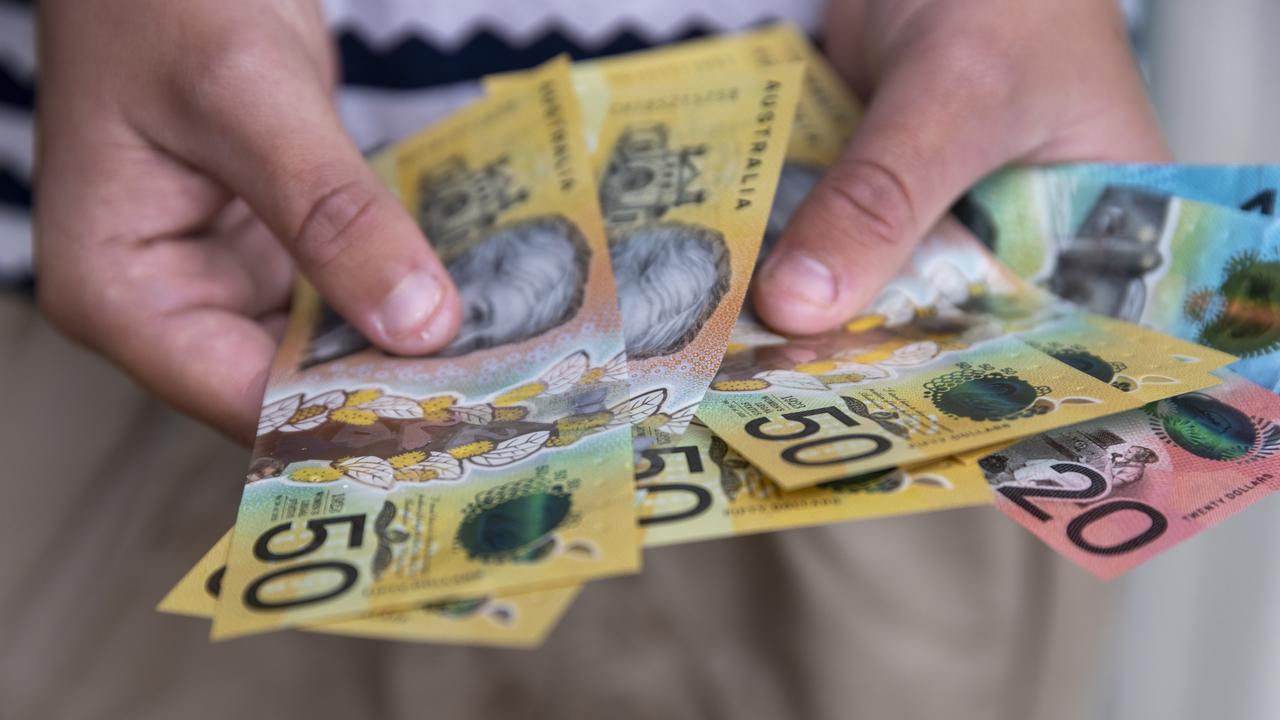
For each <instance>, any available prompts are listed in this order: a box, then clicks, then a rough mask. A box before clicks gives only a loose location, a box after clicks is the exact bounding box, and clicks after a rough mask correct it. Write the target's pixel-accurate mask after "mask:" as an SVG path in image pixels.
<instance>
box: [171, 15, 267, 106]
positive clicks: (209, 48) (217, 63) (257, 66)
mask: <svg viewBox="0 0 1280 720" xmlns="http://www.w3.org/2000/svg"><path fill="white" fill-rule="evenodd" d="M279 52H280V51H279V49H278V48H276V47H273V46H272V45H271V43H269V42H268V39H267V38H264V37H262V36H260V35H259V34H258V33H252V32H250V33H229V34H228V33H219V34H217V35H215V36H214V37H213V38H211V39H208V40H205V41H204V44H203V47H200V48H198V49H196V50H195V51H193V52H192V53H191V54H190V55H189V56H188V59H187V61H186V62H185V63H184V67H183V68H182V69H181V71H180V72H179V74H178V77H179V82H180V83H181V85H182V87H181V88H180V89H181V96H182V97H185V98H187V100H188V101H189V102H190V103H191V104H192V105H193V109H194V110H195V111H196V112H198V113H202V114H214V115H218V114H223V113H227V112H238V111H242V110H243V107H244V103H245V98H246V95H247V94H249V93H254V92H258V91H259V90H258V89H259V88H264V87H266V86H267V85H269V83H267V82H266V81H265V79H266V78H267V77H269V75H270V74H271V73H272V72H274V70H275V68H277V67H278V66H279V62H278V56H279Z"/></svg>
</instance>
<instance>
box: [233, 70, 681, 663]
mask: <svg viewBox="0 0 1280 720" xmlns="http://www.w3.org/2000/svg"><path fill="white" fill-rule="evenodd" d="M391 153H392V155H393V158H392V159H391V160H387V161H384V162H390V163H392V164H393V166H394V171H395V178H396V186H397V189H398V190H399V192H400V195H401V197H402V198H403V199H404V200H405V202H406V205H407V206H408V208H409V209H410V211H411V212H412V213H413V214H414V215H415V216H416V217H417V218H418V220H419V222H420V224H421V225H422V227H423V229H424V230H425V232H426V235H427V236H428V237H429V238H431V242H432V244H433V246H434V247H435V249H436V251H437V253H438V254H439V255H440V256H441V258H442V260H443V261H444V262H445V263H446V265H447V267H448V269H449V272H450V274H451V276H452V277H453V279H454V282H455V283H456V284H457V285H458V287H459V291H460V294H461V296H462V299H463V304H464V318H465V319H464V323H463V327H462V330H461V331H460V333H459V335H458V337H457V338H456V339H455V340H454V341H453V343H452V344H451V345H449V346H448V347H447V348H446V349H445V350H444V351H443V352H441V353H440V354H438V355H436V356H433V357H430V358H397V357H391V356H388V355H385V354H383V353H380V352H378V351H376V350H373V349H370V348H368V347H367V346H362V345H361V344H360V343H358V342H350V341H349V339H350V337H351V336H352V334H353V333H352V330H351V329H350V327H349V326H347V325H346V323H345V322H343V321H342V320H341V318H338V317H337V316H336V315H334V314H333V313H332V312H330V311H328V310H327V308H326V307H325V306H324V305H323V304H322V303H321V302H320V301H319V299H318V298H317V296H316V295H315V294H314V292H312V291H311V290H310V289H309V288H308V287H307V286H306V285H305V283H300V286H299V287H300V289H299V291H298V294H297V296H296V298H295V302H294V305H293V311H292V316H291V320H290V326H289V328H288V330H287V332H286V336H285V339H284V342H283V345H282V347H281V349H280V351H279V354H278V356H277V360H276V364H275V367H274V369H273V371H272V375H271V378H270V380H269V385H268V390H267V397H266V399H265V403H264V408H263V412H262V416H261V419H260V421H259V428H258V441H257V443H256V445H255V447H254V453H253V461H252V465H251V467H250V470H249V477H248V480H249V482H248V484H247V485H246V487H245V494H244V499H243V501H242V504H241V509H240V513H239V517H238V518H237V522H236V527H235V531H234V535H233V538H232V542H231V548H230V551H229V555H228V562H227V571H226V575H225V577H224V580H223V589H224V592H223V593H222V595H221V599H220V601H219V604H218V607H217V612H216V615H215V620H214V628H213V632H214V636H215V637H216V638H222V637H230V636H234V635H240V634H247V633H251V632H258V631H263V630H270V629H278V628H284V627H293V626H298V625H304V624H315V623H317V622H321V621H326V620H336V619H343V618H347V617H354V616H367V615H369V614H371V613H374V612H379V611H383V610H390V609H399V608H407V607H417V606H421V605H422V604H423V603H427V602H432V601H440V600H453V599H457V598H459V597H473V596H481V595H489V594H492V593H494V592H497V591H500V590H513V589H516V588H520V589H536V588H538V587H547V586H556V585H563V584H565V583H568V582H572V581H577V580H584V579H588V578H592V577H600V576H604V575H612V574H618V573H625V572H633V571H635V570H636V569H638V567H639V538H638V534H637V532H636V529H635V523H634V517H635V511H634V488H633V480H632V466H631V442H630V435H631V432H630V427H631V424H632V423H633V422H635V421H639V420H642V419H644V418H645V417H648V415H650V414H652V412H654V411H655V410H656V408H653V407H649V406H647V405H645V404H643V403H635V402H633V401H632V399H631V398H630V397H629V395H628V390H627V384H626V379H627V378H626V361H625V352H624V341H623V334H622V325H621V321H620V319H619V315H618V310H617V302H616V290H615V286H614V282H613V275H612V272H611V270H610V264H609V257H608V252H607V246H606V243H605V237H604V226H603V223H602V221H601V217H600V214H599V208H598V205H597V194H596V190H595V183H594V182H593V178H592V172H591V167H590V160H589V157H588V155H587V153H586V149H585V147H584V146H583V144H582V142H581V132H580V118H579V115H578V112H577V106H576V103H575V99H574V95H573V91H572V87H571V86H570V83H569V77H568V68H567V63H564V62H557V63H553V64H551V65H549V66H547V67H545V68H543V69H542V70H540V71H539V73H536V74H534V75H532V76H531V77H530V79H529V82H528V84H527V85H526V86H525V87H524V88H523V89H521V90H516V91H512V92H508V93H504V94H502V95H500V96H495V97H491V98H486V99H484V100H481V101H479V102H477V103H475V104H474V105H472V106H470V107H468V108H466V109H464V110H462V111H460V112H459V113H458V114H456V115H454V116H452V117H450V118H449V119H447V120H445V121H443V122H442V123H440V124H439V125H437V126H435V127H432V128H430V129H428V130H426V131H424V132H423V133H421V134H419V135H417V136H414V137H412V138H409V139H408V140H405V141H404V142H402V143H400V144H398V145H396V146H395V147H394V148H393V149H392V151H391Z"/></svg>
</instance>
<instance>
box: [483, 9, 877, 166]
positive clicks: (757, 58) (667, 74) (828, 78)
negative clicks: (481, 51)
mask: <svg viewBox="0 0 1280 720" xmlns="http://www.w3.org/2000/svg"><path fill="white" fill-rule="evenodd" d="M794 62H801V63H804V64H805V76H804V87H803V89H802V92H801V94H800V98H799V102H798V104H797V106H796V114H795V128H794V130H793V132H792V134H791V138H790V140H789V142H788V146H787V162H788V163H793V162H794V163H799V164H801V165H806V166H810V167H812V166H817V167H820V168H821V167H825V166H827V165H828V164H830V162H831V161H832V160H834V157H835V155H836V154H837V153H838V152H839V150H840V148H841V147H842V146H843V144H844V141H845V140H846V139H848V136H849V134H850V133H851V132H852V131H853V128H854V126H855V125H856V124H857V122H858V118H859V117H860V115H861V107H860V105H859V103H858V102H857V100H856V99H854V98H853V96H852V95H851V94H850V93H849V92H848V90H847V88H846V86H845V84H844V82H843V81H842V80H841V79H840V78H839V76H837V75H836V73H835V71H834V70H832V68H831V67H830V65H828V64H827V62H826V60H825V59H824V58H823V57H822V54H821V53H819V52H818V51H817V49H816V48H814V47H813V45H812V44H811V43H810V42H809V40H808V38H806V37H805V35H804V34H803V33H802V32H801V31H800V30H799V29H797V28H796V27H795V26H794V25H791V24H788V23H779V24H776V25H769V26H767V27H763V28H759V29H756V30H749V31H744V32H740V33H732V34H727V35H718V36H716V37H711V38H703V39H698V40H690V41H686V42H681V43H674V44H671V45H664V46H662V47H659V48H654V49H652V50H643V51H639V52H633V53H626V54H622V55H613V56H609V57H605V58H600V59H598V60H589V61H584V62H578V63H574V65H573V71H572V74H573V83H574V88H575V89H576V90H577V91H578V94H579V95H580V96H581V101H582V108H583V120H584V122H583V124H584V126H585V129H586V133H587V145H588V147H589V148H595V147H596V146H597V144H598V142H599V136H600V130H601V128H602V127H603V125H604V121H605V116H606V114H607V113H608V108H609V103H610V100H611V96H612V93H613V92H615V91H617V90H618V89H620V88H625V87H630V86H642V85H659V86H666V87H673V86H675V85H677V84H684V83H688V82H696V81H697V79H698V78H702V77H707V76H708V75H717V74H719V75H724V74H731V73H739V72H752V71H755V70H758V69H763V68H770V67H773V66H775V65H783V64H787V63H794ZM526 72H527V71H519V72H511V73H503V74H501V75H490V76H488V77H486V78H485V79H484V82H485V87H486V89H487V90H488V91H489V92H501V91H503V90H504V89H506V88H509V87H512V86H513V85H516V84H518V83H519V82H520V80H521V78H522V76H523V75H524V74H525V73H526Z"/></svg>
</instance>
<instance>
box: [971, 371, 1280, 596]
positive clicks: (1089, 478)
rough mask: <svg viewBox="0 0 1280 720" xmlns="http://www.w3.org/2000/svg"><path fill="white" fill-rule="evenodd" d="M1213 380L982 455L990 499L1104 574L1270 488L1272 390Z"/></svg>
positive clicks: (1279, 472) (1277, 447) (1273, 467)
mask: <svg viewBox="0 0 1280 720" xmlns="http://www.w3.org/2000/svg"><path fill="white" fill-rule="evenodd" d="M1222 372H1223V374H1224V380H1223V382H1222V384H1220V385H1218V386H1216V387H1212V388H1209V389H1206V390H1203V391H1200V392H1193V393H1188V394H1184V395H1178V396H1176V397H1172V398H1167V399H1164V400H1158V401H1155V402H1152V403H1150V404H1148V405H1146V406H1144V407H1142V408H1140V409H1137V410H1131V411H1129V412H1126V413H1122V414H1119V415H1113V416H1110V417H1106V418H1101V419H1098V420H1093V421H1090V422H1087V423H1083V424H1081V425H1075V426H1072V427H1066V428H1058V429H1054V430H1051V431H1049V432H1045V433H1042V434H1040V435H1038V436H1036V437H1034V438H1030V439H1027V440H1023V441H1021V442H1019V443H1016V444H1014V445H1012V446H1011V447H1008V448H1005V449H1003V450H1001V451H999V452H996V453H994V454H990V455H987V456H986V457H984V458H982V459H981V460H980V461H979V462H978V463H977V465H970V466H969V467H970V468H977V471H978V472H980V473H981V474H982V475H983V476H984V477H985V478H986V480H987V482H989V483H990V484H991V485H992V488H993V489H994V491H995V497H996V506H997V507H998V508H999V509H1000V510H1001V511H1002V512H1004V513H1005V514H1006V515H1008V516H1009V517H1011V518H1013V519H1014V520H1015V521H1017V522H1018V523H1020V524H1021V525H1023V526H1025V527H1026V528H1027V529H1029V530H1030V531H1031V532H1032V533H1034V534H1035V535H1036V536H1037V537H1039V538H1040V539H1041V540H1043V541H1044V542H1045V543H1047V544H1048V545H1049V546H1051V547H1052V548H1053V549H1054V550H1056V551H1058V552H1059V553H1061V554H1062V555H1064V556H1066V557H1068V558H1070V559H1071V560H1072V561H1074V562H1075V563H1077V564H1079V565H1080V566H1081V567H1084V568H1085V569H1087V570H1089V571H1090V572H1092V573H1094V574H1095V575H1097V576H1099V577H1101V578H1104V579H1111V578H1114V577H1116V576H1118V575H1120V574H1122V573H1124V572H1126V571H1127V570H1130V569H1132V568H1133V567H1135V566H1137V565H1139V564H1141V563H1142V562H1144V561H1145V560H1146V559H1147V558H1150V557H1151V556H1153V555H1155V554H1157V553H1159V552H1162V551H1164V550H1166V549H1168V548H1170V547H1172V546H1173V545H1176V544H1178V543H1180V542H1182V541H1183V540H1186V539H1187V538H1189V537H1191V536H1192V535H1195V534H1196V533H1199V532H1200V531H1202V530H1204V529H1205V528H1208V527H1210V526H1212V525H1215V524H1217V523H1219V522H1221V521H1223V520H1225V519H1226V518H1228V517H1230V516H1232V515H1234V514H1235V513H1237V512H1239V511H1241V510H1243V509H1244V508H1245V507H1247V506H1248V505H1250V504H1252V503H1254V502H1256V501H1258V500H1260V499H1262V498H1263V497H1266V496H1267V495H1270V494H1271V493H1272V492H1275V491H1276V490H1277V489H1280V455H1278V454H1277V451H1280V428H1278V427H1277V426H1276V423H1278V422H1280V397H1277V396H1276V395H1275V394H1274V393H1272V392H1270V391H1269V390H1267V389H1265V388H1263V387H1260V386H1258V385H1256V384H1254V383H1252V382H1249V381H1248V380H1246V379H1244V378H1242V377H1240V376H1238V375H1235V374H1233V373H1230V372H1228V371H1222Z"/></svg>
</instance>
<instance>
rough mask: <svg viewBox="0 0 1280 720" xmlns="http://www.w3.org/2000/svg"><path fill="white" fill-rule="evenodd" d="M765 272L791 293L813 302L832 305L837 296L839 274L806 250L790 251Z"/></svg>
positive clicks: (805, 300)
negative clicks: (805, 252) (800, 251)
mask: <svg viewBox="0 0 1280 720" xmlns="http://www.w3.org/2000/svg"><path fill="white" fill-rule="evenodd" d="M765 276H766V278H767V280H768V282H770V283H775V284H777V285H779V286H780V287H781V289H782V290H783V291H784V292H786V293H787V294H788V295H791V296H793V297H795V298H797V299H799V300H803V301H804V302H807V303H809V304H810V305H818V306H823V307H826V306H829V305H831V304H832V303H834V302H835V300H836V275H835V273H833V272H831V268H829V267H827V266H826V265H825V264H824V263H822V262H821V261H819V260H816V259H814V258H812V257H810V256H808V255H805V254H804V253H787V254H786V255H783V256H782V257H780V258H778V259H777V260H776V261H774V262H772V263H769V264H768V266H767V267H766V268H765Z"/></svg>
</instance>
